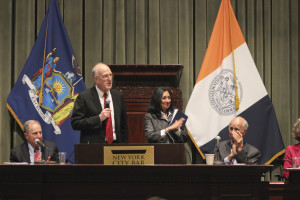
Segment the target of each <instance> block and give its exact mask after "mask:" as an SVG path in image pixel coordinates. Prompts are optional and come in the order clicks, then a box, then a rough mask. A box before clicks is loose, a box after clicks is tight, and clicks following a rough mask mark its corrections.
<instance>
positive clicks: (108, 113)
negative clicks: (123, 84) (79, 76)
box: [71, 63, 128, 144]
mask: <svg viewBox="0 0 300 200" xmlns="http://www.w3.org/2000/svg"><path fill="white" fill-rule="evenodd" d="M92 73H93V77H94V81H95V86H93V87H92V88H89V89H87V90H85V91H83V92H81V93H80V94H79V95H78V97H77V99H76V101H75V105H74V110H73V114H72V117H71V124H72V127H73V129H74V130H80V131H81V136H80V143H108V144H111V143H127V142H128V125H127V114H126V106H125V101H124V97H123V94H122V93H121V92H120V91H117V90H113V89H111V88H112V84H113V77H114V75H113V74H112V72H111V70H110V68H109V67H108V66H107V65H106V64H104V63H97V64H96V65H95V66H94V67H93V70H92Z"/></svg>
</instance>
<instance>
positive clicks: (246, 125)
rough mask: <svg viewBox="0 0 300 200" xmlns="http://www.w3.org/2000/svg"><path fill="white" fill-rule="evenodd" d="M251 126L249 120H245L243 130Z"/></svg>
mask: <svg viewBox="0 0 300 200" xmlns="http://www.w3.org/2000/svg"><path fill="white" fill-rule="evenodd" d="M248 128H249V124H248V122H247V121H246V120H245V121H244V123H243V132H244V131H245V130H247V129H248Z"/></svg>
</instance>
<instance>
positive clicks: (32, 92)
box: [7, 0, 85, 160]
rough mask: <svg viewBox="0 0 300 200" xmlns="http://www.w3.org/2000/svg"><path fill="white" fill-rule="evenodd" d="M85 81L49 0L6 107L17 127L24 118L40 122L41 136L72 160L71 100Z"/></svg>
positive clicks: (77, 134)
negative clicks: (38, 31)
mask: <svg viewBox="0 0 300 200" xmlns="http://www.w3.org/2000/svg"><path fill="white" fill-rule="evenodd" d="M83 90H85V84H84V81H83V78H82V75H81V72H80V69H79V66H78V63H77V61H76V59H75V55H74V52H73V49H72V46H71V44H70V41H69V38H68V35H67V32H66V30H65V27H64V24H63V21H62V18H61V14H60V11H59V8H58V5H57V2H56V0H51V1H50V5H49V9H48V11H47V13H46V15H45V18H44V21H43V24H42V27H41V29H40V33H39V35H38V37H37V40H36V42H35V44H34V46H33V48H32V50H31V53H30V55H29V57H28V59H27V61H26V63H25V66H24V68H23V71H22V72H21V74H20V76H19V78H18V80H17V82H16V83H15V85H14V87H13V88H12V90H11V92H10V94H9V96H8V98H7V108H8V110H9V111H10V112H11V114H12V115H13V117H14V118H15V119H16V121H17V122H18V124H19V125H20V127H21V128H22V129H23V124H24V123H25V122H26V121H27V120H37V121H39V122H40V123H41V125H42V130H43V138H44V139H45V140H50V141H54V142H55V143H56V144H57V146H58V148H59V151H63V152H67V158H68V159H69V160H73V150H74V144H76V143H79V140H80V132H79V131H74V130H73V129H72V127H71V122H70V116H71V115H72V111H73V106H74V101H75V99H76V97H77V95H78V93H79V92H81V91H83Z"/></svg>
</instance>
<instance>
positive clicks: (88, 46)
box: [80, 0, 103, 88]
mask: <svg viewBox="0 0 300 200" xmlns="http://www.w3.org/2000/svg"><path fill="white" fill-rule="evenodd" d="M102 3H103V1H102V0H101V1H99V0H89V1H85V12H84V13H85V18H84V20H85V21H84V57H85V59H84V65H83V66H84V67H83V66H80V67H81V68H82V71H83V75H84V77H85V84H86V86H87V87H88V88H89V87H91V86H92V85H94V79H93V77H92V68H93V66H94V65H95V64H96V63H97V62H100V61H102V59H103V58H102V55H103V48H102V47H103V45H102V44H103V41H102V35H103V20H102V19H103V12H102V11H103V4H102ZM91 30H92V31H91Z"/></svg>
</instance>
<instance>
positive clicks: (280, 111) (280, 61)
mask: <svg viewBox="0 0 300 200" xmlns="http://www.w3.org/2000/svg"><path fill="white" fill-rule="evenodd" d="M288 8H289V1H280V2H277V3H273V4H272V12H273V13H274V12H275V13H276V15H275V14H273V15H272V93H271V95H272V101H273V104H274V106H275V108H276V114H277V118H278V120H279V126H280V130H281V133H282V137H283V139H284V141H285V143H286V144H287V141H288V140H289V133H290V130H291V129H290V126H286V125H287V124H289V122H290V121H292V120H294V119H290V115H289V112H287V110H290V109H291V104H290V101H291V93H290V90H289V89H287V88H290V84H291V83H290V70H291V66H290V60H289V55H290V48H289V34H290V33H289V30H290V25H289V13H288V12H286V11H287V10H288Z"/></svg>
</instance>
